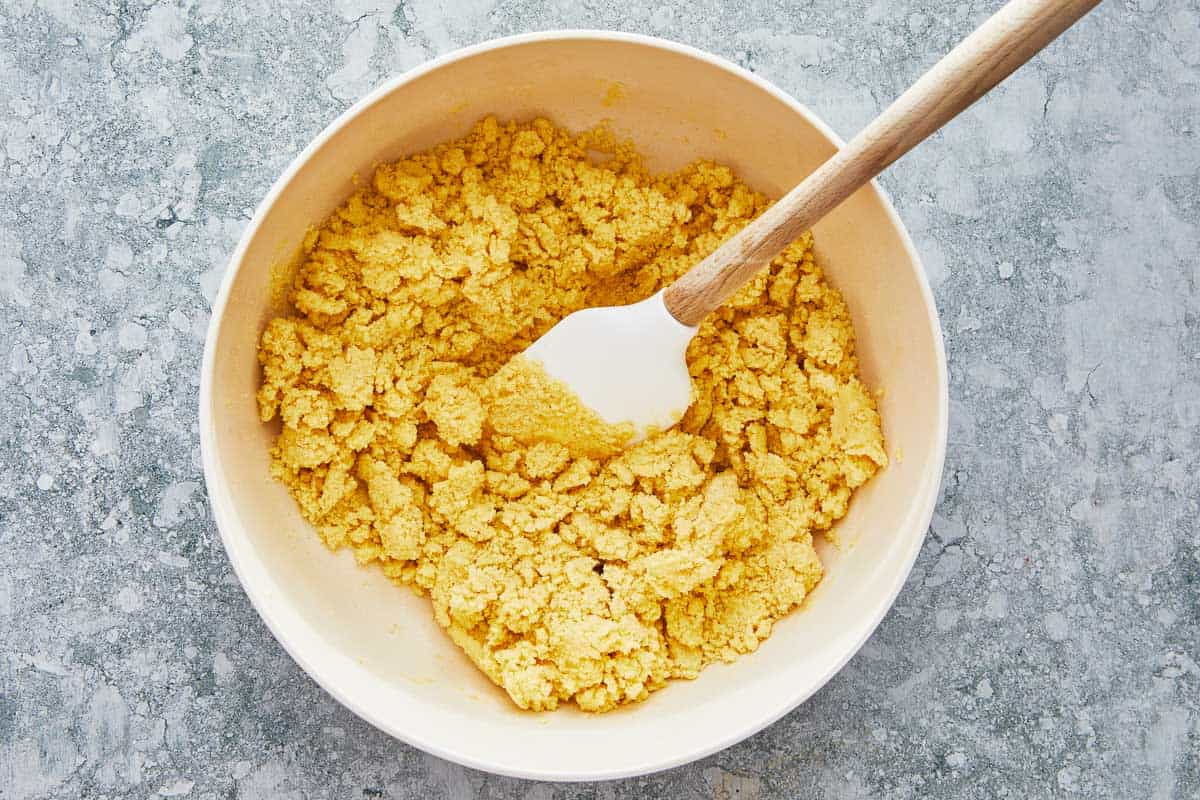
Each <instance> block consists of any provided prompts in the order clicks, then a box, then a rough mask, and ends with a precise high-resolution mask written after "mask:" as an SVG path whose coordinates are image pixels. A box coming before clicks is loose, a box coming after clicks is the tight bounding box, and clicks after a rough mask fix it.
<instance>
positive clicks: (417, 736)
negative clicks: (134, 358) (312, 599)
mask: <svg viewBox="0 0 1200 800" xmlns="http://www.w3.org/2000/svg"><path fill="white" fill-rule="evenodd" d="M547 41H593V42H597V41H598V42H615V43H622V44H636V45H641V46H644V47H649V48H655V49H659V50H664V51H667V52H670V53H673V54H676V55H682V56H686V57H689V58H692V59H696V60H698V61H702V62H705V63H707V64H708V65H710V66H714V67H717V68H718V69H721V70H723V71H725V72H727V73H730V74H732V75H733V76H735V77H738V78H741V79H742V80H744V81H747V82H749V83H750V84H752V85H754V86H755V87H757V88H759V89H761V90H763V91H765V92H767V93H769V94H770V95H772V96H773V97H774V98H775V99H777V100H780V101H781V102H783V103H785V104H786V105H787V106H788V107H789V108H791V109H792V110H793V111H795V112H796V113H797V114H799V115H800V116H802V117H803V118H804V119H805V120H806V121H807V122H808V123H809V124H811V125H812V126H813V127H814V128H816V129H817V130H818V131H819V132H820V133H821V134H822V135H824V136H825V137H826V138H827V139H828V140H829V141H830V142H832V143H833V144H834V145H835V146H836V147H838V148H839V149H840V148H841V147H843V146H844V145H845V142H844V140H843V139H842V138H841V137H840V136H838V134H837V133H835V132H834V131H833V129H832V128H830V127H829V126H828V125H827V124H826V123H825V122H824V121H822V120H821V119H820V118H819V117H817V116H816V114H814V113H813V112H812V111H811V110H809V109H808V107H806V106H805V105H803V104H802V103H800V102H799V101H797V100H796V99H795V98H793V97H792V96H791V95H789V94H788V93H787V92H785V91H783V90H782V89H780V88H779V87H777V86H775V85H774V84H773V83H771V82H770V81H768V80H767V79H765V78H763V77H760V76H759V75H756V74H755V73H753V72H751V71H750V70H748V69H745V68H743V67H741V66H738V65H737V64H735V63H733V62H732V61H729V60H728V59H726V58H724V57H722V56H718V55H715V54H713V53H709V52H707V51H704V50H701V49H699V48H696V47H693V46H691V45H687V44H683V43H680V42H675V41H672V40H669V39H664V38H661V37H657V36H649V35H646V34H640V33H630V32H625V31H608V30H595V29H555V30H546V31H537V32H532V33H523V34H517V35H513V36H504V37H500V38H496V39H489V40H486V41H483V42H479V43H476V44H472V45H468V46H465V47H461V48H458V49H455V50H452V51H450V52H447V53H444V54H442V55H440V56H437V57H435V58H432V59H430V60H428V61H425V62H423V63H421V64H419V65H418V66H416V67H413V68H412V69H409V70H406V71H405V72H403V73H401V74H399V75H396V76H395V77H392V78H389V79H387V80H385V81H383V82H382V83H380V84H379V85H378V86H376V87H375V88H374V89H372V90H371V91H370V92H368V93H367V94H366V95H365V96H364V97H363V98H361V99H360V100H358V101H357V102H355V103H354V104H353V105H351V106H350V107H349V108H347V109H346V110H344V111H343V112H342V113H340V114H339V115H338V116H337V117H336V118H335V119H334V120H333V121H332V122H330V123H329V124H328V125H327V126H326V127H325V128H324V129H323V130H322V131H321V132H320V133H319V134H317V136H316V137H314V138H313V140H312V141H311V142H309V144H308V145H307V146H306V147H305V148H304V149H303V150H301V151H300V153H299V154H297V155H296V157H295V158H293V159H292V161H291V163H290V164H288V167H287V169H285V170H284V171H283V173H282V174H281V175H280V176H279V177H278V178H277V179H276V180H275V182H274V183H273V184H272V185H271V188H270V190H269V191H268V192H267V194H266V195H265V196H264V197H263V199H262V200H261V201H260V202H259V203H258V205H257V206H256V207H255V211H254V215H253V217H252V218H251V220H250V222H249V223H248V224H247V225H246V227H245V229H244V230H243V231H242V235H241V237H240V239H239V240H238V244H237V246H236V248H235V249H234V251H233V254H232V255H231V256H230V257H229V260H228V262H227V263H226V269H225V271H224V274H223V275H222V278H221V284H220V288H219V289H218V291H217V294H216V296H215V298H214V300H213V303H212V307H211V310H210V315H209V322H208V329H207V332H206V335H205V340H204V355H203V359H202V362H201V372H200V391H199V422H200V451H201V461H202V464H203V471H204V481H205V488H206V494H207V496H208V498H209V506H210V508H211V509H212V514H213V520H214V522H215V523H216V526H217V530H218V531H219V533H220V536H221V543H222V545H223V546H224V548H225V552H226V554H227V555H228V557H229V561H230V563H231V564H232V566H233V570H234V574H235V575H237V578H238V582H239V583H240V584H241V586H242V590H243V591H244V592H245V593H246V595H247V597H249V599H250V602H251V604H252V605H253V606H254V609H255V610H256V611H257V612H258V615H259V617H261V618H262V620H263V622H264V623H265V624H266V626H267V628H268V630H270V632H271V634H272V635H273V636H274V637H275V640H276V641H277V642H279V644H280V645H281V646H282V647H283V649H284V650H285V651H286V652H287V653H288V655H290V656H291V657H292V659H293V660H294V661H295V662H296V663H297V664H299V665H300V667H301V669H303V670H304V672H305V673H306V674H307V675H308V676H309V677H310V678H312V679H313V680H314V681H315V682H316V683H317V685H319V686H320V687H321V688H322V689H324V690H325V691H326V692H327V693H329V694H330V695H331V696H332V697H333V698H334V699H335V700H337V701H338V702H339V703H341V704H342V705H343V706H345V707H346V708H348V709H349V710H350V711H352V712H353V713H354V714H356V715H357V716H358V717H360V718H361V719H363V720H365V721H366V722H368V723H370V724H371V725H373V726H374V727H376V728H378V729H379V730H381V731H383V732H384V733H387V734H388V735H389V736H392V737H393V738H396V739H398V740H400V741H402V742H404V743H405V744H408V745H411V746H413V747H416V748H418V749H420V750H422V751H424V752H426V753H430V754H432V755H434V756H437V757H439V758H443V759H446V760H448V761H452V762H454V763H457V764H461V765H463V766H466V767H470V768H473V769H478V770H483V771H486V772H490V773H494V774H498V775H505V776H509V777H514V778H524V779H530V780H545V781H593V780H614V779H619V778H629V777H636V776H640V775H648V774H651V773H654V772H660V771H662V770H666V769H670V768H672V767H677V766H681V765H683V764H688V763H691V762H693V761H695V760H697V759H700V758H703V757H705V756H708V755H711V754H713V753H716V752H718V751H720V750H724V749H725V748H727V747H730V746H732V745H734V744H736V743H738V742H740V741H742V740H743V739H746V738H748V737H749V736H752V735H754V734H755V733H758V732H759V731H761V730H763V729H764V728H766V727H767V726H769V725H771V724H772V723H774V722H776V721H777V720H779V719H780V718H782V717H783V716H784V715H786V714H788V713H790V712H791V711H793V710H794V709H796V708H797V707H798V706H800V705H801V704H802V703H803V702H805V701H806V700H808V698H809V697H811V696H812V695H813V694H815V693H816V692H817V691H819V690H820V689H821V688H822V687H823V686H824V685H825V684H826V683H827V682H828V681H829V680H830V679H831V678H832V677H833V676H834V675H836V674H837V673H838V672H840V671H841V669H842V668H843V667H844V666H845V665H846V663H847V662H848V661H849V660H850V659H851V658H853V657H854V655H855V654H856V653H858V651H859V650H860V649H861V648H862V646H863V644H865V643H866V641H867V639H868V638H870V636H871V634H872V633H874V631H875V629H876V628H877V627H878V626H879V623H880V622H881V621H882V620H883V617H884V616H885V615H886V614H887V612H888V611H889V610H890V609H891V608H892V606H893V605H894V604H895V601H896V597H897V596H898V595H899V593H900V590H901V589H902V588H903V587H904V584H905V583H906V582H907V580H908V576H909V574H910V573H911V571H912V567H913V564H914V563H915V562H916V559H917V555H918V554H919V553H920V551H921V547H922V545H923V544H924V541H925V538H926V534H925V533H922V535H921V536H916V537H913V539H912V542H911V543H910V545H909V550H908V552H906V553H904V554H903V557H904V561H905V563H904V565H903V569H902V570H901V571H900V572H898V573H897V577H896V579H895V581H894V585H893V586H891V587H889V589H888V591H887V593H886V595H885V597H884V599H883V600H882V601H881V602H879V603H877V604H876V606H875V608H873V609H872V611H871V614H870V619H869V624H867V625H866V626H864V627H863V628H862V634H861V636H860V637H859V638H858V639H857V641H855V642H854V644H853V646H852V647H850V648H847V649H846V651H845V653H844V654H843V655H842V657H841V658H840V659H838V661H837V662H836V663H835V664H834V666H833V667H832V668H831V669H830V670H829V671H828V672H827V673H826V674H824V675H822V676H820V677H819V678H818V679H817V680H815V681H813V682H812V683H811V685H810V686H809V687H808V688H807V689H805V690H802V691H799V692H796V693H795V694H794V695H792V696H790V697H787V698H786V699H785V700H784V701H783V702H781V703H779V704H778V705H777V706H773V707H771V708H769V709H767V710H766V711H765V712H764V713H762V714H761V715H759V716H758V717H757V718H756V719H754V720H753V721H752V722H749V723H747V724H744V725H743V726H741V727H739V728H737V729H733V730H728V731H725V732H724V733H723V734H722V735H721V736H718V737H715V738H714V739H713V740H712V741H711V742H710V743H709V744H707V745H705V746H703V747H694V748H692V749H690V750H687V751H685V752H677V753H670V754H668V755H667V756H665V757H657V758H652V759H648V760H647V761H646V762H645V763H642V764H636V765H623V766H620V767H617V768H614V769H605V768H596V769H592V770H589V771H586V772H578V771H574V772H561V771H554V770H553V769H528V768H520V767H517V768H514V767H513V766H510V765H507V764H504V763H500V762H496V761H491V760H489V759H488V758H487V757H485V756H484V757H481V756H479V755H477V754H474V753H468V752H458V751H455V750H453V749H449V748H447V747H444V746H442V745H440V744H437V743H435V742H432V741H428V740H427V739H426V738H425V737H423V736H422V735H421V733H420V730H419V728H416V729H400V728H398V727H397V726H395V725H393V724H392V723H391V722H390V721H389V720H387V719H384V718H383V717H382V716H381V715H379V714H376V713H375V711H374V709H372V708H371V707H368V706H364V705H362V704H359V703H355V702H353V701H352V700H351V699H350V698H349V697H348V696H347V695H346V694H345V693H343V692H342V691H341V690H340V689H339V688H338V686H337V684H336V682H335V681H333V680H331V679H329V678H328V677H327V676H325V675H323V674H321V673H320V671H319V670H317V669H316V668H315V667H314V666H313V664H312V663H311V662H310V661H309V660H308V659H306V658H305V656H304V654H303V653H302V652H300V650H299V648H298V647H296V646H295V645H294V643H293V642H291V641H289V639H288V637H287V636H285V635H284V633H283V626H282V625H281V623H280V621H279V618H278V617H277V615H276V613H275V612H274V610H273V608H272V603H273V602H274V601H272V600H270V599H269V598H268V597H267V596H266V593H265V592H263V591H262V589H261V587H257V586H256V585H255V584H254V583H253V582H252V581H248V580H247V575H246V569H247V568H246V566H245V565H244V564H243V563H242V561H241V559H240V558H239V556H238V548H237V546H235V544H234V543H233V541H232V539H233V535H234V534H233V530H234V528H235V527H238V525H237V523H236V514H235V513H234V511H233V510H232V509H231V508H226V507H225V504H224V502H223V500H224V498H223V496H222V495H221V494H220V493H219V492H217V491H215V490H216V489H217V487H220V486H221V484H222V482H223V481H224V476H223V472H222V470H221V468H220V459H219V456H218V454H217V447H216V434H215V428H214V420H213V417H212V404H213V403H212V401H213V398H212V393H213V380H214V369H215V361H216V353H215V345H216V340H217V338H218V332H219V330H220V328H221V323H222V320H223V318H224V315H225V308H226V305H227V304H228V300H229V295H230V291H231V288H232V285H233V282H234V278H235V277H236V276H237V274H238V272H239V271H240V269H241V268H242V266H243V264H242V262H243V260H244V257H245V254H246V251H247V249H248V247H249V244H250V242H251V241H252V240H253V239H254V238H255V236H256V235H257V234H258V230H259V228H260V227H261V225H262V222H263V219H264V217H265V216H266V212H267V211H268V210H269V209H270V208H271V207H272V206H273V205H274V203H275V201H276V200H277V199H278V197H279V196H280V195H281V194H282V193H283V191H284V190H285V189H286V187H287V186H288V184H290V183H291V181H292V179H293V178H294V177H295V176H296V174H297V173H298V172H300V170H302V169H303V168H304V166H305V165H306V164H307V163H308V161H309V159H310V158H311V157H312V155H313V154H314V153H315V152H316V151H317V150H318V149H320V148H321V146H322V145H324V143H325V142H326V141H328V140H329V139H330V138H332V137H333V136H334V135H335V134H337V133H338V132H339V131H340V130H341V129H342V128H344V127H345V126H346V125H348V124H349V123H350V122H351V120H353V119H354V118H355V117H357V116H358V115H359V114H361V113H362V112H363V111H365V110H366V109H368V108H369V107H371V106H372V105H374V104H375V103H376V102H378V101H380V100H381V99H382V98H384V97H386V96H387V95H389V94H390V93H392V92H393V91H395V90H396V89H398V88H399V87H401V86H403V85H405V84H407V83H410V82H412V81H413V80H415V79H417V78H419V77H421V76H422V75H425V74H427V73H430V72H433V71H434V70H437V69H441V68H442V67H445V66H448V65H450V64H453V63H455V62H458V61H463V60H466V59H470V58H473V57H475V56H478V55H481V54H483V53H487V52H490V51H493V50H499V49H504V48H508V47H517V46H521V45H527V44H533V43H539V42H547ZM869 191H872V192H874V193H875V194H876V195H877V197H878V199H879V200H880V201H882V204H883V206H884V208H885V210H886V213H887V217H888V220H889V221H890V222H891V224H892V225H893V226H894V227H895V229H896V230H897V231H898V232H899V234H900V239H901V242H902V244H903V247H904V250H905V252H906V255H907V256H908V258H909V259H910V260H911V263H912V264H913V267H914V272H915V274H916V276H917V278H918V283H919V284H920V287H919V288H920V292H921V298H922V300H923V302H924V305H925V310H926V313H927V315H928V323H929V326H930V329H931V331H932V333H933V342H934V347H935V351H936V353H935V355H936V359H935V360H936V380H937V390H938V391H937V395H938V407H937V409H936V413H937V430H936V434H937V442H936V443H935V449H934V453H933V463H932V464H931V465H930V470H929V471H928V472H927V473H926V475H927V476H928V475H930V474H932V475H933V476H934V480H935V484H934V488H933V490H932V491H930V492H929V493H928V494H927V497H926V500H925V501H924V503H923V505H922V506H921V507H919V508H917V509H914V510H912V511H910V512H909V514H908V518H909V519H915V520H917V521H919V522H920V524H921V527H922V528H924V529H925V531H926V532H927V531H928V528H929V524H930V522H931V521H932V519H933V512H934V508H935V507H936V504H937V498H938V494H939V489H938V487H940V483H941V478H942V473H943V470H944V466H945V455H946V445H947V438H948V432H949V390H948V377H947V374H948V370H947V364H946V351H945V345H944V341H943V336H942V328H941V323H940V320H939V316H938V312H937V306H936V303H935V302H934V298H933V291H932V288H931V287H930V285H929V278H928V275H927V273H926V271H925V267H924V265H923V263H922V262H921V259H920V256H919V255H918V253H917V250H916V247H915V246H914V244H913V242H912V238H911V236H910V235H909V233H908V230H907V228H905V226H904V224H903V222H902V221H901V219H900V215H899V213H898V212H897V211H896V208H895V206H894V205H893V204H892V202H891V198H890V197H888V195H887V193H886V192H884V190H883V189H882V188H881V187H880V186H879V184H878V183H877V182H876V181H874V180H872V181H871V182H870V184H869Z"/></svg>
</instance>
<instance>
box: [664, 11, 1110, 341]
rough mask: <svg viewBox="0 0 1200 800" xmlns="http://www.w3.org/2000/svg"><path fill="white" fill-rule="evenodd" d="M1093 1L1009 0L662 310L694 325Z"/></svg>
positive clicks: (693, 275)
mask: <svg viewBox="0 0 1200 800" xmlns="http://www.w3.org/2000/svg"><path fill="white" fill-rule="evenodd" d="M1099 3H1100V0H1013V1H1012V2H1010V3H1009V4H1008V5H1006V6H1004V7H1003V8H1002V9H1000V10H999V11H997V12H996V13H995V14H994V15H993V16H992V17H991V18H990V19H988V20H987V21H986V22H984V23H983V24H982V25H981V26H979V28H978V29H977V30H976V31H975V32H974V33H972V34H971V35H970V36H968V37H967V38H966V39H965V40H963V41H962V43H961V44H959V45H958V47H955V48H954V49H953V50H951V51H950V52H949V53H948V54H947V55H946V56H945V57H944V58H943V59H942V60H941V61H939V62H938V63H937V64H935V65H934V66H933V68H932V69H930V70H929V71H928V72H926V73H925V74H924V75H923V76H921V78H920V80H918V81H917V82H916V83H914V84H913V85H912V86H911V87H910V88H909V89H908V91H906V92H905V93H904V94H902V95H900V97H899V98H897V99H896V101H895V102H894V103H892V104H891V105H890V106H888V108H887V110H885V111H884V112H883V113H882V114H880V115H879V116H878V117H876V118H875V120H874V121H872V122H871V124H869V125H868V126H867V127H866V128H864V129H863V130H862V132H861V133H859V134H858V135H857V136H855V137H854V138H853V139H851V140H850V142H849V143H848V144H847V145H846V146H845V147H843V148H842V149H841V150H839V151H838V152H837V153H836V154H835V155H834V156H833V157H832V158H830V159H829V160H828V161H826V162H825V163H824V164H822V165H821V166H820V167H818V168H817V170H816V171H815V172H813V173H812V174H811V175H809V176H808V177H807V178H805V179H804V181H803V182H802V183H801V184H800V185H799V186H797V187H796V188H794V189H792V190H791V191H790V192H788V193H787V194H786V195H784V196H783V197H782V198H780V199H779V200H778V201H777V202H776V203H775V204H774V205H772V206H771V207H770V208H768V209H767V210H766V211H765V212H764V213H763V214H762V215H761V216H760V217H758V218H757V219H756V220H754V221H753V222H751V223H750V224H749V225H747V226H746V227H745V228H743V229H742V230H741V232H739V233H738V234H737V235H736V236H734V237H733V238H731V239H729V240H728V241H726V242H725V243H724V244H723V245H721V246H720V247H719V248H717V250H716V251H714V252H713V254H712V255H710V256H709V257H708V258H706V259H704V260H703V261H701V262H700V263H699V264H697V265H696V266H694V267H692V268H691V269H690V270H689V271H688V272H687V273H686V274H685V275H683V276H682V277H681V278H679V279H678V280H677V281H675V282H674V283H672V284H671V285H670V286H668V287H667V289H666V291H665V292H664V294H663V301H664V302H665V303H666V306H667V310H668V311H670V312H671V314H672V315H673V316H674V317H675V318H676V319H677V320H679V321H680V322H682V323H683V324H685V325H698V324H700V321H701V320H702V319H704V317H705V316H707V315H708V313H709V312H710V311H712V310H713V309H715V308H717V307H718V306H719V305H721V304H722V303H724V302H725V301H726V300H728V299H729V298H730V296H732V295H733V293H734V292H736V291H737V290H738V289H740V288H741V287H742V285H743V284H745V283H746V282H747V281H749V280H750V279H751V278H753V277H754V275H755V274H756V273H757V272H758V271H759V270H760V269H762V268H763V267H765V266H766V265H767V264H768V263H770V261H771V259H773V258H775V256H777V255H779V253H780V252H781V251H782V250H783V249H784V248H785V247H787V245H788V244H789V243H790V242H791V241H792V240H794V239H795V238H796V237H797V236H799V235H800V234H802V233H804V231H806V230H808V229H809V228H811V227H812V226H813V225H814V224H815V223H816V222H817V221H818V220H820V219H821V217H823V216H825V215H826V214H827V213H829V212H830V211H831V210H833V208H834V207H835V206H837V205H838V204H839V203H841V202H842V201H843V200H845V199H846V198H847V197H849V196H850V195H851V194H853V193H854V191H855V190H857V189H858V188H859V187H861V186H863V185H864V184H866V183H867V182H868V181H870V180H871V179H872V178H874V177H875V176H876V175H878V174H879V173H880V172H882V171H883V170H884V168H885V167H887V166H888V165H889V164H891V163H892V162H893V161H895V160H896V159H897V158H899V157H900V156H902V155H904V154H905V153H907V152H908V151H909V150H911V149H912V148H913V147H914V146H915V145H917V144H918V143H919V142H921V141H922V140H924V139H925V138H926V137H927V136H929V135H930V134H932V133H933V132H934V131H936V130H937V129H938V128H940V127H942V126H943V125H945V124H946V123H947V122H949V121H950V120H952V119H954V117H956V116H957V115H958V113H959V112H960V111H962V110H963V109H964V108H966V107H967V106H969V105H971V103H974V102H975V101H976V100H978V99H979V98H980V97H982V96H983V95H984V94H985V93H986V92H987V91H988V90H990V89H991V88H992V87H993V86H995V85H996V84H998V83H1000V81H1002V80H1004V79H1005V78H1007V77H1008V76H1009V75H1010V74H1012V72H1013V71H1014V70H1015V69H1016V68H1017V67H1019V66H1021V65H1022V64H1024V63H1025V62H1026V61H1028V60H1029V59H1030V58H1032V57H1033V56H1034V54H1035V53H1037V52H1038V51H1039V50H1041V49H1042V48H1043V47H1045V46H1046V45H1048V44H1050V42H1052V41H1054V40H1055V39H1056V38H1057V37H1058V35H1059V34H1060V33H1062V32H1063V31H1065V30H1066V29H1067V28H1069V27H1070V26H1071V25H1072V24H1073V23H1075V22H1076V21H1077V20H1078V19H1079V18H1080V17H1082V16H1083V15H1084V14H1086V13H1087V12H1088V11H1091V10H1092V9H1093V8H1094V7H1096V6H1097V5H1099Z"/></svg>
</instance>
